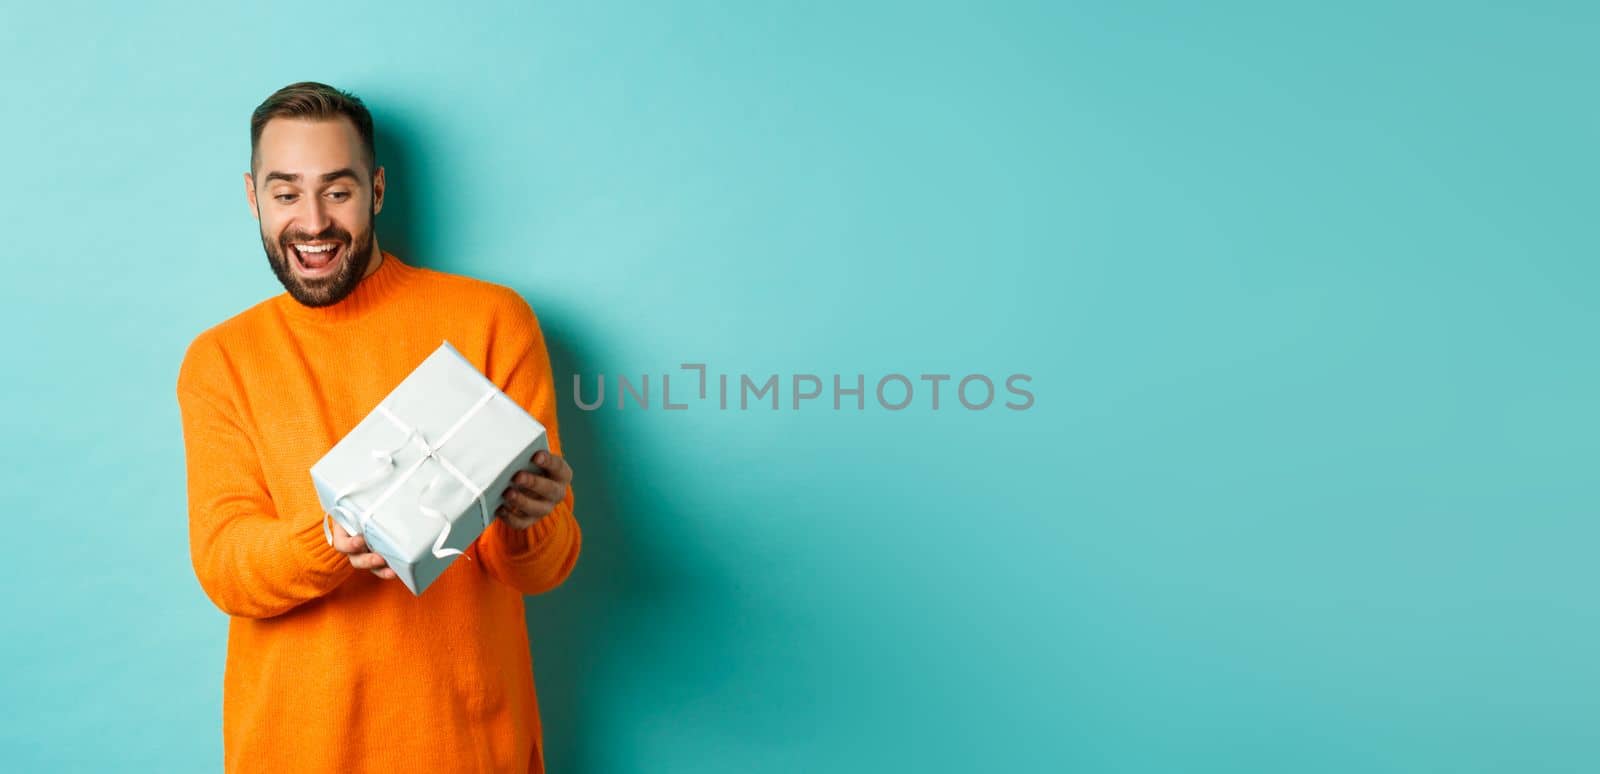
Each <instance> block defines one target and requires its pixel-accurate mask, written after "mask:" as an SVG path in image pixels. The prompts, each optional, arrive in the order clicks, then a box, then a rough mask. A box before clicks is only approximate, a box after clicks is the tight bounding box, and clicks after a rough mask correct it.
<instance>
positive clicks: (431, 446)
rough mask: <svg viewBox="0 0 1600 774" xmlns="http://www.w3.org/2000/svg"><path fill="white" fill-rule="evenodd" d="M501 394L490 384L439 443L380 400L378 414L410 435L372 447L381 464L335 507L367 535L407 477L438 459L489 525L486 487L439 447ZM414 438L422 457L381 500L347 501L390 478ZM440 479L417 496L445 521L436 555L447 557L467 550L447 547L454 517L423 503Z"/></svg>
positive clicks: (340, 497) (428, 511)
mask: <svg viewBox="0 0 1600 774" xmlns="http://www.w3.org/2000/svg"><path fill="white" fill-rule="evenodd" d="M498 394H500V391H499V390H498V389H496V388H495V387H493V386H490V387H489V388H488V389H487V390H485V391H484V393H483V395H482V396H481V397H479V398H478V400H477V402H476V403H473V404H472V408H469V409H467V411H466V413H465V414H462V415H461V418H460V419H457V420H456V423H455V424H454V425H451V426H450V429H449V430H446V431H445V432H444V435H441V436H439V440H438V442H436V443H428V439H426V438H424V437H423V436H422V433H421V432H419V431H418V430H417V428H415V427H412V426H411V425H409V424H406V423H405V422H404V421H402V420H401V419H400V418H399V417H397V416H395V415H394V412H392V411H390V410H389V407H388V406H386V405H384V404H382V403H379V404H378V408H377V411H378V413H379V414H382V415H383V417H384V418H385V419H387V420H389V422H390V423H392V424H393V425H394V426H395V427H398V428H400V429H401V430H402V431H404V432H405V434H406V436H405V438H403V439H401V441H400V444H399V445H398V446H396V447H395V448H393V449H390V450H388V451H384V450H381V449H373V450H372V456H373V457H374V458H376V459H377V460H378V462H379V465H378V466H377V468H376V469H375V470H374V471H373V472H372V473H371V474H370V475H368V476H366V477H365V478H363V479H361V480H360V481H357V482H356V483H354V484H351V485H350V486H348V487H345V488H344V489H343V490H342V491H340V492H339V494H338V496H337V497H335V498H334V502H335V503H336V505H335V506H334V509H335V510H339V511H342V512H344V513H345V514H346V515H350V516H354V517H355V519H354V521H355V522H356V523H357V530H358V531H357V532H356V534H358V535H361V534H365V533H366V531H367V527H368V526H369V525H370V524H371V523H372V520H373V519H374V518H375V516H376V514H377V513H378V509H379V508H381V507H382V506H383V504H384V503H385V502H386V501H388V499H389V497H390V496H391V495H393V494H394V493H395V492H397V491H399V490H400V487H401V486H402V485H403V484H405V482H406V480H407V479H410V478H411V475H412V474H414V473H416V472H417V470H419V469H420V468H421V467H422V465H423V463H425V462H427V461H428V460H429V459H432V460H434V461H436V462H438V463H439V465H440V467H443V468H444V469H445V471H446V472H448V473H449V474H450V475H452V476H455V477H456V480H458V481H460V482H461V484H462V485H463V486H465V487H466V488H467V491H469V492H471V493H472V496H473V498H474V499H475V500H477V502H478V513H479V515H480V516H481V517H482V518H483V526H484V527H485V528H488V526H489V504H488V503H487V502H485V500H484V496H483V495H484V492H483V487H480V486H478V484H477V483H476V482H474V481H473V480H472V479H471V478H470V477H468V476H467V474H465V473H462V472H461V469H460V468H457V467H456V466H455V465H453V464H451V462H450V460H448V459H446V458H445V457H443V456H440V454H439V450H440V449H441V448H443V447H444V445H445V444H447V443H449V442H450V439H451V438H453V437H454V436H455V434H456V431H458V430H460V429H461V428H462V427H464V426H465V425H466V424H467V421H468V420H470V419H472V417H473V415H474V414H477V413H478V410H479V409H481V408H483V407H484V406H486V405H488V403H489V401H490V400H491V399H493V398H494V396H495V395H498ZM413 438H415V439H416V440H417V442H418V443H420V444H422V456H421V457H418V458H417V461H416V462H413V463H411V467H408V468H406V470H405V471H404V472H403V473H401V474H400V477H399V478H396V479H395V480H394V481H391V482H390V483H389V486H388V487H387V488H385V489H384V490H383V493H382V494H380V495H378V499H376V500H374V501H373V502H372V507H370V508H367V509H364V510H363V509H361V508H359V507H357V506H356V505H355V504H354V503H347V502H343V501H344V500H345V498H347V497H349V496H350V495H351V494H353V493H355V492H358V491H361V490H362V489H365V488H367V487H369V486H372V485H373V484H376V483H378V482H379V481H382V480H384V479H385V478H387V477H388V476H389V474H390V473H391V472H393V470H394V464H395V463H394V454H395V452H398V451H400V449H402V448H405V445H406V444H407V443H408V442H410V441H411V439H413ZM439 478H440V477H439V476H438V475H435V476H434V477H433V480H432V481H429V482H428V485H427V486H425V487H423V488H422V492H420V493H419V494H418V495H417V509H418V510H420V511H421V512H422V513H423V514H424V515H426V516H428V517H430V518H436V519H439V520H440V521H442V522H444V528H443V529H441V530H440V531H439V536H438V537H437V538H435V539H434V541H433V555H434V556H436V557H438V558H440V559H443V558H445V557H447V556H454V555H456V554H462V553H463V552H462V551H460V550H457V549H454V548H445V547H444V544H445V541H446V540H448V539H449V538H450V527H451V526H452V525H451V522H450V517H449V516H448V515H446V514H445V513H444V512H443V511H441V510H439V509H438V508H435V507H433V506H431V505H428V504H426V503H424V502H423V500H425V499H426V495H427V493H428V491H429V490H431V489H433V487H434V485H435V484H437V483H439ZM327 518H328V517H327V515H326V514H324V517H323V523H322V532H323V534H324V535H326V536H327V538H328V544H329V545H332V544H333V533H332V532H331V531H330V530H329V529H328V522H327ZM467 559H469V560H470V559H472V557H471V556H467Z"/></svg>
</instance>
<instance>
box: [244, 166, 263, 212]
mask: <svg viewBox="0 0 1600 774" xmlns="http://www.w3.org/2000/svg"><path fill="white" fill-rule="evenodd" d="M244 198H245V199H247V200H248V201H249V202H250V215H251V217H253V218H255V219H256V220H261V208H260V207H259V206H257V205H256V181H255V178H254V177H252V176H251V174H250V173H249V172H246V173H244Z"/></svg>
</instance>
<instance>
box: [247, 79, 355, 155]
mask: <svg viewBox="0 0 1600 774" xmlns="http://www.w3.org/2000/svg"><path fill="white" fill-rule="evenodd" d="M340 116H343V117H345V118H348V119H350V123H352V124H355V127H356V134H358V135H360V136H361V144H362V145H363V146H364V147H365V150H366V152H367V153H366V162H367V174H368V175H369V176H370V175H372V174H374V173H375V172H377V169H378V152H377V148H376V147H374V143H373V141H372V114H371V113H368V112H367V106H366V105H363V104H362V103H361V98H360V97H357V96H356V95H354V94H351V93H349V92H347V91H340V90H339V89H335V88H334V87H332V86H329V85H328V84H326V83H317V82H316V81H301V82H299V83H291V84H289V85H288V86H285V87H283V88H281V89H278V90H277V91H275V92H272V96H270V97H267V99H266V101H265V102H262V103H261V104H260V105H257V106H256V110H255V112H254V113H251V114H250V173H251V174H255V171H256V146H257V145H258V144H259V143H260V142H261V130H262V129H263V128H265V127H266V125H267V122H268V121H271V120H272V119H274V118H310V119H315V120H322V121H325V120H329V119H334V118H338V117H340Z"/></svg>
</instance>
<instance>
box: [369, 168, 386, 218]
mask: <svg viewBox="0 0 1600 774" xmlns="http://www.w3.org/2000/svg"><path fill="white" fill-rule="evenodd" d="M387 185H388V184H387V183H385V182H384V180H383V167H378V171H377V172H375V173H373V175H372V214H373V215H377V214H378V213H379V212H382V211H383V190H384V188H385V187H386V186H387Z"/></svg>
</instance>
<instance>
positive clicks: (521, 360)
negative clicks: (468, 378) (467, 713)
mask: <svg viewBox="0 0 1600 774" xmlns="http://www.w3.org/2000/svg"><path fill="white" fill-rule="evenodd" d="M508 294H509V295H511V296H513V297H514V299H515V300H514V301H512V302H511V303H510V304H508V306H509V308H510V311H509V312H508V313H507V315H506V318H507V319H503V320H502V321H501V323H502V325H501V326H500V329H499V330H498V331H497V332H496V335H495V340H494V341H493V343H492V344H491V353H490V362H489V364H488V368H489V369H490V371H491V373H490V374H489V377H490V379H491V380H492V381H494V383H495V385H496V386H497V387H499V388H500V389H501V390H502V391H504V392H505V393H506V395H507V397H509V398H511V399H512V400H513V401H515V402H516V403H517V405H519V406H522V407H523V408H525V409H527V410H528V413H529V414H532V415H533V418H534V419H537V420H539V424H542V425H544V427H545V432H546V433H547V435H548V439H547V440H548V441H549V445H550V451H551V452H552V453H554V454H558V455H559V454H561V453H562V452H561V437H560V434H559V433H558V431H557V428H556V393H555V383H554V378H553V377H552V375H551V370H550V356H549V353H548V352H547V350H546V349H545V343H544V332H543V331H542V330H541V329H540V327H539V320H538V318H537V317H535V316H534V313H533V310H532V309H531V308H529V306H528V303H527V302H526V301H524V300H523V299H522V297H521V296H519V295H516V294H515V293H510V292H509V291H508ZM527 466H528V467H530V468H531V467H533V464H532V462H531V461H530V462H528V463H527ZM496 494H498V492H497V493H496ZM574 502H575V500H574V496H573V488H572V486H571V485H569V486H568V487H567V496H566V498H565V499H563V500H562V501H561V502H559V503H557V504H556V507H555V508H554V509H552V510H551V511H550V513H548V514H546V515H545V516H544V517H543V518H541V519H539V520H538V521H536V522H534V523H533V525H532V526H529V527H527V528H525V529H520V530H519V529H513V528H511V527H510V526H509V525H507V524H506V523H505V522H504V521H502V520H499V519H496V520H495V522H494V523H493V524H490V525H489V529H488V530H487V531H485V532H484V534H483V536H482V537H480V538H479V540H478V555H479V557H480V558H481V559H482V561H483V566H484V569H485V570H486V571H487V572H488V573H489V574H490V575H492V576H493V577H494V578H495V579H497V580H499V581H500V582H502V583H505V584H506V585H508V586H511V587H512V588H514V589H516V590H518V591H520V592H522V593H523V594H529V595H532V594H542V593H544V592H546V591H549V590H551V589H553V588H555V587H556V586H559V585H561V583H562V582H563V581H565V580H566V579H567V576H568V575H570V574H571V573H572V569H573V567H574V566H576V565H577V563H578V553H579V550H580V549H581V548H582V545H583V533H582V530H580V529H579V527H578V521H577V519H576V517H575V516H574V515H573V503H574Z"/></svg>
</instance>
